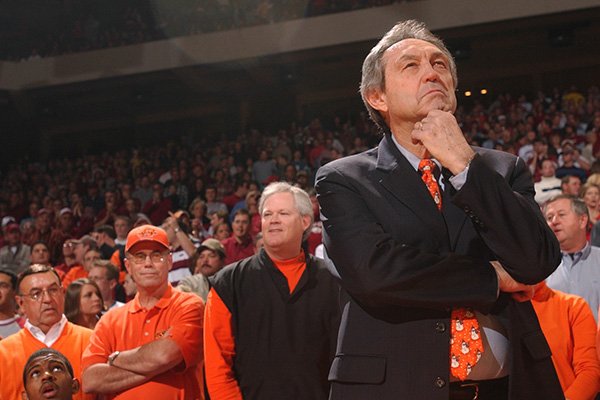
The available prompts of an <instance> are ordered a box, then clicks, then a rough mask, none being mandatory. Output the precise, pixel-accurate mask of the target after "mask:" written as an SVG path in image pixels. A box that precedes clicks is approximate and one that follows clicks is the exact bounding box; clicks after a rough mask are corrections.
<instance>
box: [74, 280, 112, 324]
mask: <svg viewBox="0 0 600 400" xmlns="http://www.w3.org/2000/svg"><path fill="white" fill-rule="evenodd" d="M103 304H104V301H103V300H102V294H100V288H99V287H98V285H96V283H95V282H93V281H91V280H89V279H87V278H81V279H77V280H75V281H73V282H71V284H70V285H69V287H68V288H67V295H66V298H65V316H66V317H67V319H68V320H69V321H70V322H72V323H74V324H77V325H81V326H84V327H86V328H89V329H94V327H95V326H96V323H97V322H98V319H100V316H101V315H102V311H103Z"/></svg>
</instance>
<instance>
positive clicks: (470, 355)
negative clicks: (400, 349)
mask: <svg viewBox="0 0 600 400" xmlns="http://www.w3.org/2000/svg"><path fill="white" fill-rule="evenodd" d="M435 168H436V165H435V163H434V162H433V160H430V159H424V160H421V162H420V163H419V171H420V172H421V179H422V180H423V182H424V183H425V186H427V190H429V194H430V195H431V197H432V198H433V201H434V202H435V204H436V206H437V208H438V210H441V209H442V196H441V193H440V187H439V185H438V183H437V180H436V179H435V177H434V175H433V171H434V170H435ZM450 323H451V328H450V372H451V373H452V375H453V376H455V377H456V378H458V379H460V380H461V381H464V380H465V379H467V376H468V375H469V373H471V369H472V368H473V366H474V365H475V364H476V363H477V361H479V359H480V358H481V355H482V354H483V342H482V340H481V334H480V332H479V322H478V321H477V318H476V317H475V314H474V313H473V311H471V310H470V309H468V308H455V309H453V310H452V314H451V315H450Z"/></svg>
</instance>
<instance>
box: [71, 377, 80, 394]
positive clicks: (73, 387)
mask: <svg viewBox="0 0 600 400" xmlns="http://www.w3.org/2000/svg"><path fill="white" fill-rule="evenodd" d="M79 387H80V385H79V379H77V378H73V380H72V381H71V393H73V394H76V393H78V392H79Z"/></svg>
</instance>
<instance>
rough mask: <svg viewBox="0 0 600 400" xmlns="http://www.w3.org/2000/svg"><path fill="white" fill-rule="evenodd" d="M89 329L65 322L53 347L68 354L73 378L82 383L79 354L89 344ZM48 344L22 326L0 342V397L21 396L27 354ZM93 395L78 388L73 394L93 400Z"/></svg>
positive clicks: (79, 399)
mask: <svg viewBox="0 0 600 400" xmlns="http://www.w3.org/2000/svg"><path fill="white" fill-rule="evenodd" d="M91 335H92V331H91V330H89V329H87V328H84V327H81V326H79V325H75V324H72V323H70V322H67V324H66V326H65V328H64V329H63V331H62V333H61V335H60V337H59V338H58V340H57V341H56V342H55V343H54V344H52V346H51V347H52V348H53V349H55V350H58V351H60V352H61V353H62V354H64V355H65V357H67V359H68V360H69V362H70V363H71V365H72V366H73V373H74V374H75V378H77V379H79V382H81V371H82V366H81V354H82V353H83V351H84V349H85V348H86V346H87V345H88V342H89V340H90V336H91ZM46 347H47V346H46V345H45V344H44V343H42V342H40V341H39V340H37V339H36V338H35V337H33V335H32V334H31V332H29V331H28V330H27V329H25V328H24V329H21V330H20V331H19V332H17V333H15V334H14V335H10V336H8V337H7V338H6V339H4V340H2V341H0V366H1V367H0V382H1V384H0V399H7V400H9V399H10V400H13V399H20V398H21V393H22V392H23V391H24V390H25V388H24V386H23V368H25V363H26V362H27V359H28V358H29V356H31V355H32V354H33V353H34V352H35V351H37V350H40V349H43V348H46ZM95 398H96V395H94V394H84V393H83V391H82V390H81V389H80V390H79V392H78V393H77V394H75V395H73V399H74V400H94V399H95Z"/></svg>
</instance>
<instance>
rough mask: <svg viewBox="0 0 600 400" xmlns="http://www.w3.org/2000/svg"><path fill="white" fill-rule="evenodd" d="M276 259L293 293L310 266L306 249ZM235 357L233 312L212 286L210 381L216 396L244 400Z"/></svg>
mask: <svg viewBox="0 0 600 400" xmlns="http://www.w3.org/2000/svg"><path fill="white" fill-rule="evenodd" d="M272 261H273V264H274V265H275V267H277V269H278V270H279V271H281V273H282V274H283V275H284V276H285V278H286V279H287V282H288V286H289V289H290V293H292V292H293V291H294V289H295V288H296V285H297V284H298V281H300V278H301V277H302V274H303V273H304V270H305V269H306V258H305V256H304V252H301V253H300V255H298V256H297V257H294V258H292V259H289V260H272ZM234 358H235V338H234V337H233V328H232V326H231V312H230V311H229V309H228V308H227V306H226V305H225V303H223V300H222V299H221V298H220V297H219V295H218V294H217V292H216V291H215V290H214V289H210V292H209V293H208V299H207V301H206V309H205V311H204V359H205V360H206V363H205V365H206V366H205V373H206V385H207V387H208V393H209V394H210V397H211V398H212V399H218V400H242V392H241V391H240V388H239V386H238V383H237V381H236V380H235V373H234V371H233V359H234Z"/></svg>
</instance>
